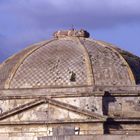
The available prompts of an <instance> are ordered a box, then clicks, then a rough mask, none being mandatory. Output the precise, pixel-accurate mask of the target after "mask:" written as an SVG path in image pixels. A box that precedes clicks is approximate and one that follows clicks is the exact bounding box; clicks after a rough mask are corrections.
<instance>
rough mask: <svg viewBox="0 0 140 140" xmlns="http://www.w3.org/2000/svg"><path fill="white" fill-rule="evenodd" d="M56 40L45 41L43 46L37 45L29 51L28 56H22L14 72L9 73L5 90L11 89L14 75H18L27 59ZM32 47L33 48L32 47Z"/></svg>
mask: <svg viewBox="0 0 140 140" xmlns="http://www.w3.org/2000/svg"><path fill="white" fill-rule="evenodd" d="M54 40H56V39H53V40H49V41H45V43H43V44H42V45H37V46H35V47H33V48H32V49H31V50H30V51H28V52H27V53H26V54H24V55H23V56H22V58H21V59H20V60H19V61H18V62H17V63H16V65H15V66H14V67H13V68H12V70H11V71H10V73H9V77H8V79H7V80H6V82H5V85H4V88H5V89H9V88H10V83H11V81H12V79H13V77H14V75H15V74H16V71H17V70H18V68H19V67H20V65H21V64H22V63H23V62H24V61H25V59H26V58H27V57H28V56H30V55H31V54H32V53H33V52H35V51H36V50H38V49H39V48H41V47H43V46H45V45H46V44H48V43H50V42H52V41H54ZM31 47H32V46H31Z"/></svg>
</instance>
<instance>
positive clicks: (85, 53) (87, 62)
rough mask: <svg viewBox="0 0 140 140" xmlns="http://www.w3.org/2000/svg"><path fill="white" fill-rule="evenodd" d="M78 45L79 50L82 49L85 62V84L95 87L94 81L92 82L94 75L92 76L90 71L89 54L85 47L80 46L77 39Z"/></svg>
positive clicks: (80, 43)
mask: <svg viewBox="0 0 140 140" xmlns="http://www.w3.org/2000/svg"><path fill="white" fill-rule="evenodd" d="M77 40H78V42H79V45H80V46H81V48H82V49H83V52H84V55H85V61H86V67H87V75H88V76H87V80H88V81H87V82H88V84H89V85H95V81H94V74H93V70H92V63H91V60H90V57H89V53H88V51H87V49H86V47H85V46H84V45H83V44H82V42H81V41H80V39H79V38H77Z"/></svg>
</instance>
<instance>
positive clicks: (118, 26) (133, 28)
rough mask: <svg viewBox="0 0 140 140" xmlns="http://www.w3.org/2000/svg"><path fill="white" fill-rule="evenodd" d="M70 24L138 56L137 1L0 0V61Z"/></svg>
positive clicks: (139, 11)
mask: <svg viewBox="0 0 140 140" xmlns="http://www.w3.org/2000/svg"><path fill="white" fill-rule="evenodd" d="M72 25H73V26H74V27H75V28H76V29H81V28H84V29H86V30H88V31H89V32H90V34H91V37H92V38H96V39H98V40H104V41H106V42H110V43H112V44H115V45H117V46H119V47H121V48H123V49H126V50H128V51H131V52H132V53H134V54H136V55H139V56H140V39H139V38H140V0H0V62H2V61H3V60H5V59H6V58H7V57H9V56H10V55H12V54H14V53H16V52H18V51H20V50H22V49H23V48H24V47H27V46H28V45H30V44H33V43H36V42H39V41H43V40H46V39H49V38H51V37H52V33H53V32H54V31H56V30H59V29H70V28H71V27H72Z"/></svg>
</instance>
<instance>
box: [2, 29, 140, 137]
mask: <svg viewBox="0 0 140 140" xmlns="http://www.w3.org/2000/svg"><path fill="white" fill-rule="evenodd" d="M53 36H54V37H53V38H52V39H50V40H47V41H43V42H40V43H37V44H34V45H32V46H30V47H27V48H26V49H24V50H23V51H21V52H20V53H18V54H15V55H14V56H12V57H10V58H8V59H7V60H6V61H4V62H3V63H2V64H0V140H79V139H80V140H100V139H103V138H104V140H112V139H114V140H119V139H121V140H126V139H127V140H131V139H135V140H140V58H139V57H137V56H135V55H133V54H131V53H129V52H127V51H124V50H122V49H120V48H118V47H116V46H113V45H111V44H109V43H106V42H103V41H99V40H95V39H91V38H90V34H89V33H88V32H87V31H84V30H79V31H78V30H68V31H57V32H55V33H54V35H53ZM133 47H134V46H133Z"/></svg>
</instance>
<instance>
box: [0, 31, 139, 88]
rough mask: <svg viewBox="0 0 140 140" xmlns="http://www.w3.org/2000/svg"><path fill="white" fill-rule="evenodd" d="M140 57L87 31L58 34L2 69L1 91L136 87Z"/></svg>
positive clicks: (31, 48) (7, 61)
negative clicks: (95, 37)
mask: <svg viewBox="0 0 140 140" xmlns="http://www.w3.org/2000/svg"><path fill="white" fill-rule="evenodd" d="M139 83H140V58H139V57H137V56H135V55H133V54H131V53H129V52H126V51H124V50H121V49H119V48H117V47H115V46H113V45H111V44H109V43H105V42H103V41H98V40H95V39H90V38H89V33H88V32H86V31H83V30H81V31H75V30H72V31H71V30H70V31H58V32H55V33H54V39H52V40H47V41H44V42H41V43H37V44H34V45H32V46H30V47H28V48H26V49H24V50H23V51H21V52H20V53H18V54H16V55H14V56H12V57H10V58H8V59H7V60H6V61H5V62H3V63H2V64H1V66H0V89H28V88H49V87H59V88H63V87H82V86H135V85H137V84H139Z"/></svg>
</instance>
